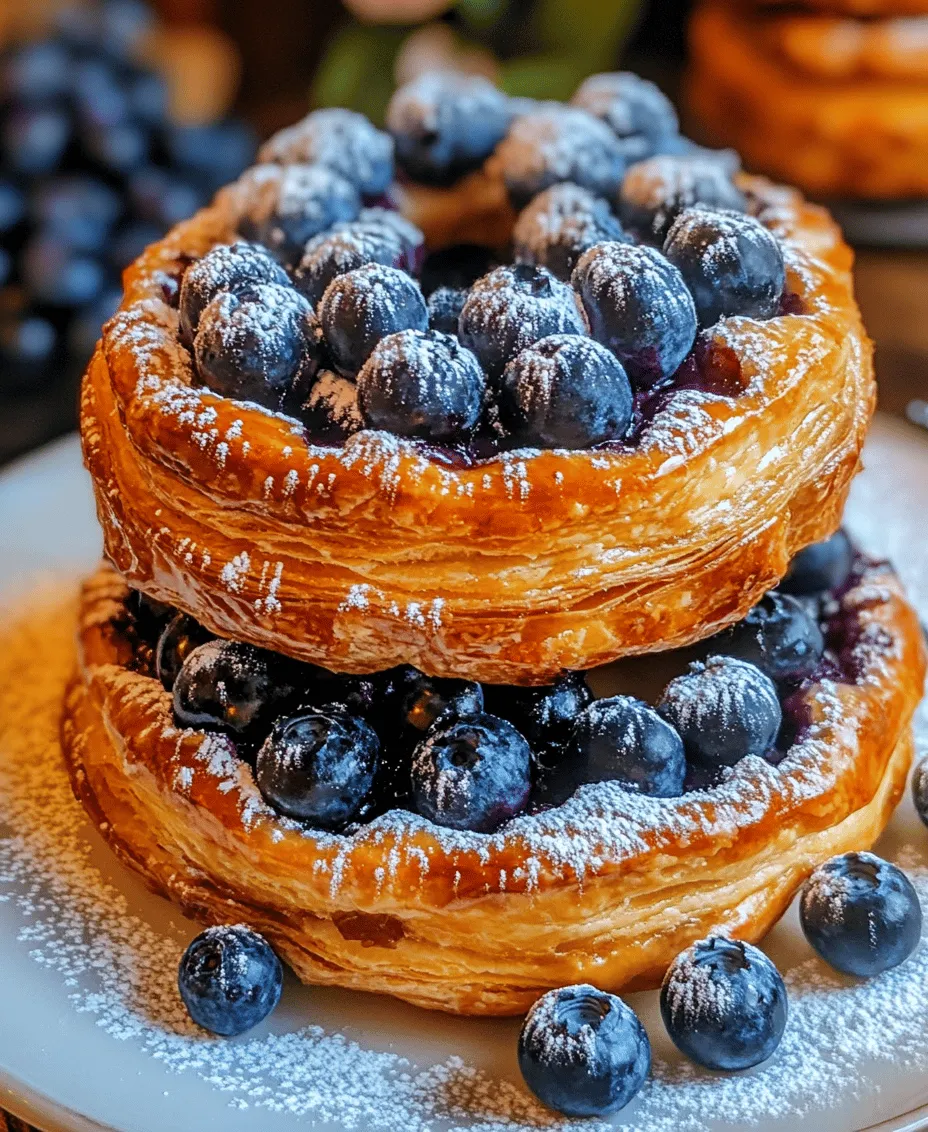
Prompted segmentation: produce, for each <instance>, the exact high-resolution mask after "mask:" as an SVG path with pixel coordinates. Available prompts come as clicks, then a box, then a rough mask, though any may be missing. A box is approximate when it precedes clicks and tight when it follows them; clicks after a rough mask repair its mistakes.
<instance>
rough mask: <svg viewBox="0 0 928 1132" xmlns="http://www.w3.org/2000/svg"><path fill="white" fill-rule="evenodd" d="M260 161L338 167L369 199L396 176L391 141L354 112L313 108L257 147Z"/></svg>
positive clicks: (384, 188) (336, 170) (379, 192)
mask: <svg viewBox="0 0 928 1132" xmlns="http://www.w3.org/2000/svg"><path fill="white" fill-rule="evenodd" d="M258 160H259V161H276V162H280V163H281V164H283V165H293V164H296V163H304V164H307V165H310V164H312V163H314V162H318V163H319V164H321V165H327V166H328V167H329V168H330V169H334V170H335V172H336V173H339V174H340V175H341V176H342V177H344V178H345V179H346V180H348V181H351V182H352V184H354V185H355V187H356V188H357V190H358V192H359V193H361V194H363V195H364V196H366V197H377V196H380V195H381V193H383V192H385V191H386V189H387V188H388V187H389V185H390V182H391V181H392V180H393V139H392V138H391V137H390V135H389V134H386V133H384V132H383V131H382V130H378V129H377V128H376V127H375V126H372V125H371V123H370V122H369V121H368V120H367V118H365V117H364V115H363V114H358V113H357V112H356V111H354V110H344V109H341V108H340V107H330V108H327V109H325V110H313V111H312V113H310V114H307V115H306V117H305V118H303V120H302V121H300V122H297V123H296V124H295V125H293V126H288V127H287V129H285V130H281V131H280V133H277V134H275V135H274V136H273V137H272V138H271V139H270V140H269V141H267V142H266V143H265V144H264V145H263V146H262V147H261V149H260V150H259V151H258Z"/></svg>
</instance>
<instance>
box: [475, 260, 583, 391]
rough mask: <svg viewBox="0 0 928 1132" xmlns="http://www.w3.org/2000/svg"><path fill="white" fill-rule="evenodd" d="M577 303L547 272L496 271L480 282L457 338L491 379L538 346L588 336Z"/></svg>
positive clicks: (522, 267)
mask: <svg viewBox="0 0 928 1132" xmlns="http://www.w3.org/2000/svg"><path fill="white" fill-rule="evenodd" d="M585 333H586V323H585V322H584V318H583V315H582V314H581V312H580V308H579V305H578V303H577V297H576V295H575V294H574V292H573V291H572V289H571V288H570V287H569V286H567V284H566V283H561V282H560V281H559V280H557V279H555V278H554V276H553V275H552V274H551V272H550V271H548V270H546V269H545V268H544V267H533V266H531V265H530V264H516V265H515V266H514V267H497V268H495V269H494V270H493V271H491V272H490V274H489V275H485V276H484V277H483V278H482V279H478V280H477V282H476V283H474V285H473V287H471V289H470V293H469V295H468V296H467V302H466V303H465V304H464V309H463V310H462V311H461V318H460V323H459V326H458V337H459V338H460V339H461V342H463V344H464V345H465V346H467V348H468V349H469V350H472V351H473V352H474V353H475V354H476V355H477V357H478V359H479V360H480V363H481V365H482V366H483V368H484V369H485V370H486V372H487V373H488V374H489V375H490V376H491V377H494V378H496V377H500V376H501V375H502V372H503V370H504V369H505V368H506V366H507V364H508V363H509V362H511V361H512V359H513V358H514V357H515V356H516V355H517V354H519V353H521V352H522V350H524V349H525V348H526V346H531V345H532V343H533V342H537V341H538V340H539V339H541V338H547V337H548V336H549V335H551V334H585Z"/></svg>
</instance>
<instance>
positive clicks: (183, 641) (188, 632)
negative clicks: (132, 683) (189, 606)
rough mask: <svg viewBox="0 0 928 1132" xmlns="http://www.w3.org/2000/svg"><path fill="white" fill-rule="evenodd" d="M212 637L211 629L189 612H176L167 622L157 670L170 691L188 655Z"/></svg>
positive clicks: (161, 637)
mask: <svg viewBox="0 0 928 1132" xmlns="http://www.w3.org/2000/svg"><path fill="white" fill-rule="evenodd" d="M212 637H213V634H212V633H211V632H210V631H209V629H207V628H205V627H204V626H203V625H201V624H200V622H199V621H197V620H196V618H194V617H191V616H190V615H189V614H187V613H176V614H175V615H174V616H173V617H172V618H171V620H170V621H169V622H168V623H167V625H166V626H165V628H164V630H163V631H162V633H161V634H160V635H159V637H158V647H157V649H156V650H155V672H156V674H157V676H158V679H159V680H160V681H161V683H162V684H163V685H164V687H165V688H166V689H167V690H168V691H169V692H170V691H171V689H172V688H173V687H174V681H175V680H176V679H177V674H178V673H179V672H180V670H181V668H182V667H183V663H184V661H185V660H186V659H187V657H188V656H189V655H190V654H191V653H192V652H193V650H194V649H195V648H199V646H200V645H205V644H206V642H207V641H209V640H212Z"/></svg>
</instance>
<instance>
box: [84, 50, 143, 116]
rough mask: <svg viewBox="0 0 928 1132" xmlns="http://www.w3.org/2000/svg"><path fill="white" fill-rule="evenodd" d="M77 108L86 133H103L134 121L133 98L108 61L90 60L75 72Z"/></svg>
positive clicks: (87, 59) (94, 58)
mask: <svg viewBox="0 0 928 1132" xmlns="http://www.w3.org/2000/svg"><path fill="white" fill-rule="evenodd" d="M74 105H75V110H76V112H77V120H78V124H79V126H80V127H81V129H82V130H95V129H103V128H106V127H108V126H118V125H122V124H124V123H126V122H128V121H129V120H130V103H129V95H128V92H127V90H126V89H125V86H124V85H123V83H122V82H120V80H119V77H118V76H117V74H116V72H115V70H114V68H113V67H112V66H111V64H110V63H109V62H108V61H107V60H106V59H101V58H99V57H94V56H90V57H88V58H85V59H82V60H81V61H80V62H79V63H78V64H77V66H76V67H75V69H74Z"/></svg>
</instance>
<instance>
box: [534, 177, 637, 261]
mask: <svg viewBox="0 0 928 1132" xmlns="http://www.w3.org/2000/svg"><path fill="white" fill-rule="evenodd" d="M626 238H627V237H626V236H625V233H624V232H623V231H622V225H621V224H620V223H619V222H618V220H617V219H616V218H615V217H614V216H613V215H612V213H611V212H610V211H609V205H608V203H607V202H606V201H605V200H603V199H602V197H597V196H594V195H593V193H591V192H590V191H589V190H588V189H581V188H580V186H579V185H572V184H569V183H564V184H560V185H552V186H551V188H550V189H546V190H545V191H544V192H543V193H539V194H538V196H537V197H535V199H534V200H533V201H532V202H531V204H529V205H527V206H526V207H525V208H524V209H523V210H522V212H521V213H520V214H519V218H518V220H517V221H516V226H515V228H514V229H513V233H512V241H513V247H514V251H515V257H516V259H517V260H518V261H519V262H520V263H535V264H540V265H541V266H542V267H546V268H547V269H548V270H549V271H550V272H552V273H553V274H554V275H556V276H557V277H558V278H559V279H564V280H569V279H570V276H571V272H572V271H573V269H574V267H575V266H576V263H577V260H578V259H579V258H580V256H581V255H582V254H583V253H584V252H585V251H587V249H588V248H591V247H593V245H594V244H601V243H603V242H604V241H606V240H618V241H623V240H625V239H626Z"/></svg>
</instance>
